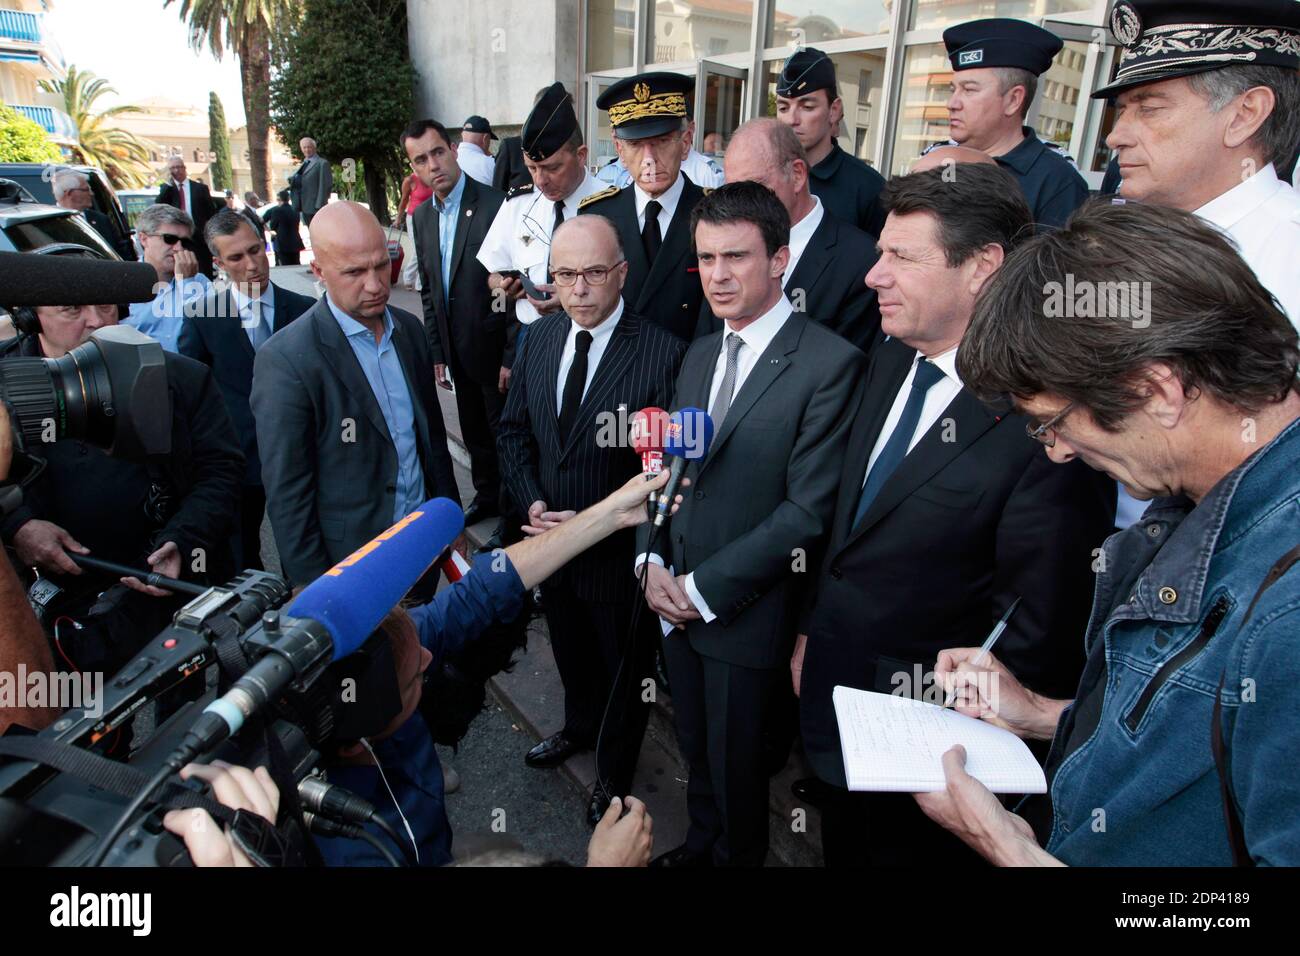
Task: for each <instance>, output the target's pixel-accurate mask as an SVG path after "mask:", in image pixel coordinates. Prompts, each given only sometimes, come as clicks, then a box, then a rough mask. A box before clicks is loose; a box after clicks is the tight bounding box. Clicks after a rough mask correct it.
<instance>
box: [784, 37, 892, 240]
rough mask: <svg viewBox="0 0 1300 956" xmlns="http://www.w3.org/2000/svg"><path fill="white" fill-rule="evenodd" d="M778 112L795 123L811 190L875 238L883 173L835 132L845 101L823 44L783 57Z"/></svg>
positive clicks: (881, 218)
mask: <svg viewBox="0 0 1300 956" xmlns="http://www.w3.org/2000/svg"><path fill="white" fill-rule="evenodd" d="M776 118H777V119H779V120H781V121H782V122H783V123H787V124H789V125H790V126H791V127H792V128H793V129H794V131H795V134H796V135H797V136H798V137H799V142H801V143H802V144H803V148H804V151H805V152H807V154H808V164H809V173H810V175H811V180H810V185H811V187H812V194H813V195H814V196H816V197H817V198H818V199H820V200H821V201H822V205H824V206H825V207H826V210H827V211H828V212H829V213H830V214H831V215H832V216H834V217H835V218H836V219H839V220H841V221H843V222H849V223H852V224H853V225H855V226H857V227H858V228H859V229H861V230H862V231H863V232H865V233H867V234H868V235H870V236H871V237H872V238H873V239H875V238H878V237H879V236H880V229H881V227H882V226H883V225H884V224H885V216H884V213H883V212H882V211H881V209H880V191H881V190H882V189H884V188H885V179H884V177H883V176H881V175H880V173H878V172H876V171H875V170H874V169H872V168H871V167H870V166H868V165H867V164H866V163H864V162H863V161H862V160H860V159H858V158H857V157H856V156H853V155H851V154H849V153H846V152H845V151H844V150H843V149H841V148H840V144H839V142H838V141H837V140H836V138H835V135H836V133H837V132H839V128H840V121H841V120H842V119H843V118H844V101H843V100H841V99H840V94H839V88H838V87H837V86H836V85H835V64H834V63H833V62H832V61H831V58H830V57H828V56H827V55H826V54H825V53H823V52H822V51H821V50H817V49H814V48H812V47H808V48H807V49H803V50H799V51H798V52H796V53H795V54H793V55H792V56H791V57H790V59H788V60H786V61H785V67H784V68H783V69H782V70H781V75H780V76H779V77H777V81H776Z"/></svg>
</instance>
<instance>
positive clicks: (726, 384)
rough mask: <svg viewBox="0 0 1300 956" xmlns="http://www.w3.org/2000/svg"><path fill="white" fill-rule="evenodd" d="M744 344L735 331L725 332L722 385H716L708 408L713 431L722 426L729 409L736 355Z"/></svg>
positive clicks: (733, 388)
mask: <svg viewBox="0 0 1300 956" xmlns="http://www.w3.org/2000/svg"><path fill="white" fill-rule="evenodd" d="M744 344H745V340H744V339H742V338H741V337H740V336H739V335H737V334H736V333H735V332H728V333H727V368H726V370H725V371H724V372H723V373H722V385H721V386H719V387H718V395H717V397H716V398H715V399H714V400H713V407H712V408H711V409H709V417H710V418H712V419H713V430H714V432H715V433H716V432H717V430H718V429H719V428H721V427H722V420H723V419H724V418H726V417H727V412H728V411H730V410H731V399H732V398H733V397H734V395H733V394H732V393H733V392H735V390H736V356H737V355H738V354H739V352H740V347H741V346H742V345H744Z"/></svg>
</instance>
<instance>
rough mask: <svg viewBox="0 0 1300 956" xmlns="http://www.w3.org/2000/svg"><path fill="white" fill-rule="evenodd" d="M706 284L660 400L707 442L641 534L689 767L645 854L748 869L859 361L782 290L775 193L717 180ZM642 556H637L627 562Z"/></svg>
mask: <svg viewBox="0 0 1300 956" xmlns="http://www.w3.org/2000/svg"><path fill="white" fill-rule="evenodd" d="M692 220H693V224H694V234H695V250H696V253H697V255H698V256H699V261H700V275H701V278H702V281H703V286H704V292H705V294H706V295H707V296H708V298H709V305H710V306H711V307H712V309H713V312H714V314H715V315H718V316H720V317H721V318H722V319H723V321H724V322H725V323H726V331H725V333H718V334H715V335H710V336H706V337H705V338H702V339H698V340H696V342H695V343H694V344H693V345H692V346H691V348H690V350H689V351H688V352H687V353H686V359H685V360H684V362H683V363H682V370H681V372H680V373H679V374H678V376H677V387H676V394H675V396H674V398H673V401H672V406H671V407H672V408H674V409H680V408H684V407H696V408H707V409H708V410H709V414H710V416H711V417H712V419H713V423H714V428H715V432H714V438H713V444H712V447H711V448H710V449H709V450H708V454H707V456H706V457H704V459H703V460H702V461H696V462H693V463H691V464H690V466H689V467H688V469H687V471H686V474H687V476H688V477H689V478H690V479H691V481H692V483H693V487H692V489H691V493H690V494H689V495H687V496H686V499H685V503H684V504H683V505H682V508H681V510H680V511H679V512H678V514H677V515H676V516H675V517H674V518H673V519H672V521H671V523H670V524H669V525H668V526H667V527H666V533H663V535H662V537H660V538H658V539H657V542H656V544H655V545H654V547H653V548H650V547H649V534H648V532H646V531H642V532H641V533H640V534H639V535H638V538H637V544H638V552H639V557H638V562H639V561H640V560H643V559H645V558H646V555H647V554H648V560H649V561H650V562H651V565H650V567H649V568H648V569H647V575H648V582H647V595H646V597H647V601H648V603H649V605H650V608H651V609H652V610H653V611H654V612H655V613H657V614H658V615H659V616H660V617H661V618H663V619H664V620H665V621H666V622H667V623H668V624H671V625H674V626H675V629H674V630H670V631H669V632H668V633H667V635H666V636H665V638H664V653H665V656H666V658H667V661H668V676H669V679H670V680H671V682H672V695H673V711H674V718H675V720H676V723H677V736H678V740H679V742H680V744H681V749H682V753H683V755H684V756H685V757H686V759H687V761H688V763H689V765H690V783H689V785H688V789H687V805H688V809H689V812H690V819H691V824H690V830H689V832H688V834H687V837H686V843H685V844H684V845H683V846H681V847H678V848H677V849H675V850H672V851H670V852H669V853H667V854H665V855H664V856H663V857H660V859H659V863H660V865H668V866H708V865H712V864H718V865H735V866H745V865H748V866H761V865H762V863H763V860H764V858H765V857H766V855H767V844H768V832H767V831H768V820H767V817H768V783H767V780H768V777H767V768H766V766H765V762H764V759H763V757H764V753H763V745H762V741H763V729H764V728H763V725H764V718H765V714H766V712H767V710H768V708H769V706H770V703H771V701H772V699H773V694H774V692H775V691H777V690H778V689H779V688H780V687H781V685H782V684H783V682H784V681H785V680H786V674H785V668H786V664H787V662H788V661H789V655H790V651H791V650H792V649H793V647H794V639H795V627H796V623H797V613H798V610H799V607H800V605H801V603H802V597H803V595H802V592H803V587H804V581H805V579H806V578H807V574H805V573H802V571H803V569H804V568H806V567H807V562H808V561H809V560H810V559H811V558H815V556H816V553H817V552H818V550H819V549H820V548H821V547H822V545H823V543H824V538H825V535H826V533H827V532H828V531H829V528H830V520H831V515H832V513H833V512H834V508H835V489H836V485H837V483H838V482H839V472H840V462H841V461H842V460H843V457H844V454H845V443H846V442H847V440H848V428H849V421H850V419H849V409H850V407H851V404H852V403H855V401H856V398H857V396H858V394H859V393H860V391H861V387H862V373H863V369H864V367H865V365H866V358H865V356H863V354H862V353H861V352H860V351H858V349H856V348H854V347H853V346H852V345H850V344H849V343H848V342H846V341H844V339H842V338H840V337H839V336H838V335H835V334H834V333H833V332H830V331H828V330H827V329H826V328H825V327H824V326H822V325H820V324H818V323H816V322H813V321H811V320H810V319H809V318H808V317H807V316H805V315H802V314H800V313H797V312H795V311H794V310H793V309H792V308H791V305H790V301H789V299H787V298H786V297H785V294H784V292H783V291H782V289H781V276H782V275H783V274H784V273H785V270H786V266H787V263H788V260H789V246H788V243H789V237H790V217H789V215H788V214H787V213H786V211H785V207H784V206H782V205H781V202H780V200H778V199H777V198H776V196H774V195H773V194H772V191H771V190H769V189H768V188H767V187H765V186H760V185H759V184H757V183H749V182H739V183H727V184H726V185H725V186H723V187H721V188H720V189H718V190H716V191H715V192H713V193H712V194H710V195H709V196H706V197H705V198H704V199H702V200H701V201H700V203H699V204H698V205H697V206H696V207H695V210H694V213H693V215H692ZM638 567H639V565H638Z"/></svg>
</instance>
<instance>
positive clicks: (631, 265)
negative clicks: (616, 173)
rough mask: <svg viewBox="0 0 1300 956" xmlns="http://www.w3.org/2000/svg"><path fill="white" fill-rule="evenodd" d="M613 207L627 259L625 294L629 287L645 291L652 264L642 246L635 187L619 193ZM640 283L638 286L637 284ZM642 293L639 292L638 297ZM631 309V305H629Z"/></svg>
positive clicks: (611, 210) (629, 187)
mask: <svg viewBox="0 0 1300 956" xmlns="http://www.w3.org/2000/svg"><path fill="white" fill-rule="evenodd" d="M611 205H612V206H613V208H612V209H610V212H611V213H612V214H613V215H612V216H611V218H613V219H614V220H615V221H616V222H618V223H620V224H621V227H622V234H623V255H624V256H625V257H626V258H627V285H626V286H624V289H623V291H624V293H625V294H626V293H627V291H628V287H629V286H630V287H631V288H634V289H644V288H645V280H646V276H648V275H649V273H650V262H649V260H647V259H646V257H645V246H643V245H642V244H641V230H640V229H638V228H637V224H636V194H635V192H634V187H632V186H628V187H626V188H624V189H622V190H620V191H619V194H618V196H617V197H616V198H615V200H614V202H613V203H612V204H611ZM637 282H640V285H639V286H638V285H637V284H636V283H637ZM640 295H641V293H640V292H639V291H638V292H637V296H638V298H639V297H640ZM627 307H628V308H631V305H630V304H629V305H627Z"/></svg>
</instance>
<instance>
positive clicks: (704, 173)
mask: <svg viewBox="0 0 1300 956" xmlns="http://www.w3.org/2000/svg"><path fill="white" fill-rule="evenodd" d="M682 172H684V173H685V174H686V175H687V176H689V177H690V179H691V182H693V183H695V185H697V186H702V187H703V188H705V189H717V188H718V187H719V186H721V185H722V184H723V182H725V180H726V177H725V176H724V175H723V173H722V167H721V166H719V165H718V163H717V161H716V160H713V159H710V158H709V157H707V156H705V155H704V154H703V153H697V152H696V151H695V147H694V146H692V147H691V151H690V152H689V153H687V154H686V158H685V159H684V160H682Z"/></svg>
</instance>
